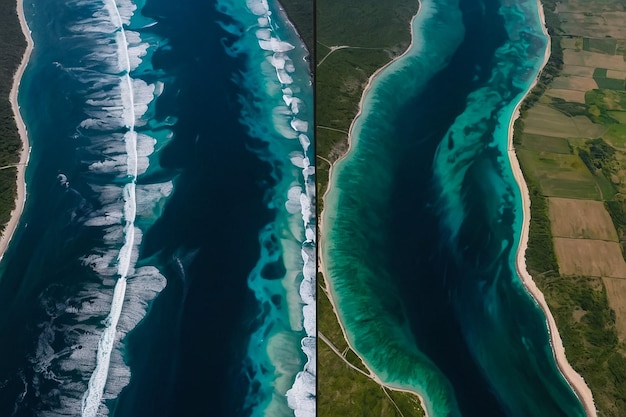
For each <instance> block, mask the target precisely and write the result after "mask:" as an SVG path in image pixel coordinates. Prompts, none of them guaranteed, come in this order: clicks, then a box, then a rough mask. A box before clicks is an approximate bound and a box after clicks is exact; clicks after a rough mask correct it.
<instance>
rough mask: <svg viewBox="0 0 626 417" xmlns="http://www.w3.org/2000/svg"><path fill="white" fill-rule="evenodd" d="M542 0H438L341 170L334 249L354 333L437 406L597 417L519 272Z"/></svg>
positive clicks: (370, 106) (449, 412)
mask: <svg viewBox="0 0 626 417" xmlns="http://www.w3.org/2000/svg"><path fill="white" fill-rule="evenodd" d="M537 7H538V4H537V2H536V1H534V0H531V1H520V2H508V1H497V0H458V1H457V0H435V1H432V0H424V1H423V2H422V3H421V9H420V12H419V13H418V15H417V17H416V18H415V19H414V21H413V23H412V26H413V31H414V35H413V45H412V46H411V48H410V50H409V51H408V52H407V54H405V55H404V56H403V57H402V58H400V59H399V60H397V61H395V62H394V63H392V64H391V65H390V66H389V67H387V68H386V69H385V70H384V71H383V72H382V73H381V74H379V76H378V77H377V78H376V79H375V80H374V82H373V83H372V86H371V89H370V90H369V91H368V93H367V95H366V97H365V99H364V102H363V108H362V110H363V112H362V115H361V117H359V118H358V119H357V120H356V122H355V125H354V126H353V135H352V147H351V149H350V151H349V153H348V154H347V155H346V157H345V158H344V159H343V160H341V161H340V162H339V163H338V164H337V165H336V167H335V168H334V170H333V176H332V178H331V187H330V189H329V193H328V194H327V198H326V203H325V211H324V217H323V220H324V231H323V233H324V235H323V242H324V243H323V245H322V248H321V250H322V253H323V256H324V262H325V265H326V268H327V271H328V279H329V281H330V283H331V286H332V291H333V295H334V297H335V299H336V301H337V303H338V306H339V314H340V317H341V320H342V321H343V323H344V325H345V328H346V331H347V333H348V337H349V339H350V341H351V343H352V344H353V346H354V347H355V348H356V349H357V351H358V352H359V354H360V355H362V357H363V358H364V359H365V361H366V362H367V363H368V365H369V366H370V367H371V368H372V369H373V370H374V371H375V372H376V373H377V374H378V375H379V376H380V377H381V378H382V379H383V380H384V381H385V382H387V383H390V384H392V385H395V386H398V387H402V388H409V389H413V390H415V391H417V392H418V393H420V394H421V395H422V396H423V397H424V400H425V403H426V408H427V411H428V412H429V415H431V416H437V417H439V416H520V417H521V416H531V415H532V416H584V415H585V413H584V411H583V408H582V406H581V404H580V402H579V400H578V399H577V397H576V395H575V394H574V392H573V391H572V389H571V388H570V386H569V385H568V383H567V382H566V381H565V379H564V378H563V376H562V375H561V373H560V372H559V370H558V368H557V366H556V364H555V361H554V358H553V352H552V349H551V346H550V340H549V335H548V329H547V325H546V320H545V317H544V315H543V313H542V311H541V309H540V308H539V307H538V306H537V305H536V303H535V302H534V300H533V299H532V298H531V297H530V295H529V294H528V293H527V292H526V290H525V288H524V287H523V285H522V282H521V280H520V278H519V276H518V275H517V273H516V269H515V256H516V250H517V245H518V243H519V235H520V230H521V227H522V224H521V222H522V201H521V195H520V191H519V189H518V187H517V184H516V182H515V180H514V178H513V175H512V172H511V167H510V164H509V160H508V149H507V147H508V126H509V122H510V120H511V117H512V116H513V111H514V108H515V106H516V105H517V103H518V102H519V101H520V99H521V98H522V97H523V95H524V94H525V93H526V91H527V90H528V88H529V87H530V86H531V84H532V82H533V81H534V79H535V77H536V75H537V73H538V71H539V69H540V67H541V64H542V62H543V60H544V52H545V48H546V44H547V39H546V37H545V35H544V34H543V31H542V26H541V22H540V19H539V13H538V9H537Z"/></svg>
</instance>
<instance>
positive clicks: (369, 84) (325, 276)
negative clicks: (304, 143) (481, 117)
mask: <svg viewBox="0 0 626 417" xmlns="http://www.w3.org/2000/svg"><path fill="white" fill-rule="evenodd" d="M421 11H422V0H418V9H417V12H416V13H415V15H413V17H412V18H411V20H410V23H409V27H410V30H411V43H410V44H409V46H408V47H407V48H406V50H405V51H404V52H403V53H402V55H399V56H397V57H395V58H393V59H392V60H390V61H389V62H387V63H386V64H385V65H383V66H382V67H380V68H378V69H377V70H376V72H374V73H373V74H372V75H371V76H370V77H369V79H368V81H367V84H366V85H365V88H364V89H363V93H362V94H361V99H360V100H359V110H358V112H357V114H356V116H355V117H354V119H352V123H350V129H349V130H348V149H347V150H346V152H345V153H344V154H343V155H341V156H340V157H339V158H338V159H337V160H336V161H335V163H334V164H329V165H330V168H329V171H328V179H329V181H328V186H327V187H326V190H325V191H324V195H323V197H322V201H325V200H326V197H327V195H328V192H329V190H330V188H331V187H332V181H331V178H332V174H333V168H334V167H335V165H336V164H337V163H339V162H340V161H342V160H343V159H345V158H346V157H347V156H348V154H349V153H350V151H351V150H352V149H353V148H352V134H353V129H354V126H355V124H356V122H357V120H358V119H359V117H360V116H361V114H362V112H363V101H364V100H365V97H366V95H367V94H368V93H369V91H370V89H371V88H372V84H373V82H374V80H375V79H376V77H378V76H379V75H380V74H381V73H382V72H383V71H384V70H385V69H387V68H388V67H389V66H390V65H392V64H393V63H394V62H396V61H398V60H399V59H401V58H403V57H404V56H405V55H407V54H408V53H409V52H410V51H411V49H412V48H413V46H414V43H415V37H414V27H413V23H414V21H415V19H416V18H417V17H418V16H419V14H420V12H421ZM326 206H327V205H326V204H324V209H323V210H326ZM323 219H324V215H323V213H320V218H319V226H318V227H319V235H320V237H321V236H323V230H324V225H323ZM320 242H322V244H323V242H324V239H323V238H322V239H320ZM322 253H323V251H322V250H319V251H318V266H319V271H320V273H321V274H322V278H323V281H324V285H325V289H324V291H325V293H326V295H327V296H328V300H329V301H330V305H331V306H332V308H333V312H334V314H335V317H336V318H337V322H338V323H339V327H340V328H341V333H342V334H343V338H344V339H345V341H346V343H347V345H348V346H349V347H350V349H351V350H352V351H353V352H354V354H355V355H356V356H357V357H358V358H359V359H360V360H361V362H362V363H363V365H364V366H365V367H366V369H367V370H368V371H369V375H370V378H371V379H372V380H373V381H375V382H376V383H377V384H379V385H380V386H382V387H385V388H388V389H391V390H394V391H399V392H407V393H410V394H414V395H415V396H417V397H418V398H419V401H420V403H421V406H422V409H423V410H424V414H425V416H426V417H429V415H428V410H427V408H426V402H425V401H424V397H423V396H422V395H421V394H420V393H419V392H417V391H415V390H410V389H406V388H400V387H396V386H394V385H391V384H387V383H385V382H383V381H382V380H381V379H380V377H378V375H376V373H375V372H374V371H373V370H372V368H371V367H370V366H369V365H368V364H367V362H366V361H365V359H364V358H363V357H362V356H361V354H359V352H358V351H357V350H356V348H355V347H354V346H353V345H352V343H351V342H350V340H349V339H348V333H347V332H346V329H345V327H344V324H343V322H342V321H341V318H340V316H339V311H338V309H337V305H336V303H335V299H334V297H333V291H332V284H331V282H330V280H329V279H328V271H327V270H326V267H325V266H324V261H323V259H322Z"/></svg>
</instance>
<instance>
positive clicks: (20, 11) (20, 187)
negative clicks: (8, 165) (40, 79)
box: [0, 0, 35, 259]
mask: <svg viewBox="0 0 626 417" xmlns="http://www.w3.org/2000/svg"><path fill="white" fill-rule="evenodd" d="M16 11H17V16H18V18H19V20H20V26H21V28H22V32H23V33H24V37H25V38H26V42H27V45H26V50H25V51H24V55H23V56H22V62H20V66H19V67H18V68H17V71H16V72H15V76H14V78H13V87H12V88H11V95H10V99H9V100H10V101H11V107H12V108H13V113H14V115H15V123H16V125H17V129H18V132H19V134H20V138H21V139H22V151H21V152H20V161H19V163H18V164H17V165H16V168H17V197H16V200H15V209H14V210H13V212H11V218H10V219H9V222H8V223H7V224H6V227H5V229H4V233H2V236H1V237H0V259H2V257H3V256H4V253H5V252H6V249H7V247H8V246H9V242H10V241H11V238H12V237H13V234H14V233H15V229H16V228H17V224H18V222H19V220H20V217H21V216H22V212H23V211H24V205H25V204H26V178H25V172H26V166H27V165H28V160H29V157H30V145H29V142H28V133H27V131H26V125H25V124H24V120H23V119H22V115H21V113H20V107H19V104H18V102H17V95H18V92H19V88H20V81H21V80H22V76H23V75H24V70H25V69H26V66H27V65H28V62H29V60H30V56H31V53H32V52H33V48H34V46H35V44H34V42H33V38H32V36H31V34H30V29H29V28H28V23H26V18H25V16H24V0H17V5H16Z"/></svg>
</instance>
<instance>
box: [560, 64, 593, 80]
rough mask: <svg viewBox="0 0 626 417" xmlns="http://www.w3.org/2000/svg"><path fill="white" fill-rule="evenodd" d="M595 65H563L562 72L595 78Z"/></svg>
mask: <svg viewBox="0 0 626 417" xmlns="http://www.w3.org/2000/svg"><path fill="white" fill-rule="evenodd" d="M595 69H596V68H595V67H585V66H580V65H568V64H565V65H563V71H562V74H569V75H578V76H579V77H587V78H593V71H594V70H595Z"/></svg>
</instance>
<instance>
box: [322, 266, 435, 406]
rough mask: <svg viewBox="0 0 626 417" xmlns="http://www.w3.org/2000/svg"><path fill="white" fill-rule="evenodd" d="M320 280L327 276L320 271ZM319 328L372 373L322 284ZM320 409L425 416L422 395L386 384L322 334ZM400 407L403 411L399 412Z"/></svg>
mask: <svg viewBox="0 0 626 417" xmlns="http://www.w3.org/2000/svg"><path fill="white" fill-rule="evenodd" d="M318 282H320V283H321V282H323V277H322V275H321V273H320V274H318ZM317 312H318V328H319V329H320V332H321V333H322V334H323V335H324V336H325V337H326V338H327V339H328V340H329V341H330V342H331V343H332V344H333V345H334V346H335V347H336V348H337V349H338V350H339V351H340V352H342V353H343V352H345V353H344V355H343V356H344V357H345V359H346V360H347V361H348V362H350V363H351V364H352V365H354V366H356V367H357V368H359V369H361V370H362V371H363V372H365V373H366V374H368V373H369V371H368V370H367V368H365V366H364V365H363V363H362V362H361V360H360V359H359V357H358V356H357V355H356V353H354V352H353V351H352V350H351V349H349V348H348V344H347V342H346V340H345V339H344V337H343V333H342V332H341V328H340V327H339V323H338V322H337V320H336V316H335V313H334V311H333V310H332V306H331V304H330V302H329V300H328V297H327V296H326V292H325V290H324V288H323V287H321V286H320V287H319V290H318V301H317ZM317 350H318V352H317V353H318V363H320V364H322V366H320V367H319V368H318V373H317V376H318V380H319V381H320V384H318V392H317V411H318V415H319V416H320V417H337V416H346V417H349V416H381V417H419V416H424V411H423V410H422V407H421V404H420V401H419V398H418V397H417V396H416V395H413V394H411V393H407V392H399V391H393V390H391V389H388V388H384V387H382V386H380V385H379V384H377V383H376V382H374V381H373V380H372V379H370V378H369V377H367V376H366V375H363V374H362V373H360V372H358V371H356V370H355V369H353V368H351V367H350V366H349V365H347V364H346V362H345V361H344V359H342V358H341V357H339V355H337V353H335V352H334V351H333V350H332V349H331V348H330V347H329V346H328V344H326V343H325V342H324V341H323V340H322V339H321V338H320V339H319V342H318V348H317ZM398 410H400V412H398Z"/></svg>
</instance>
